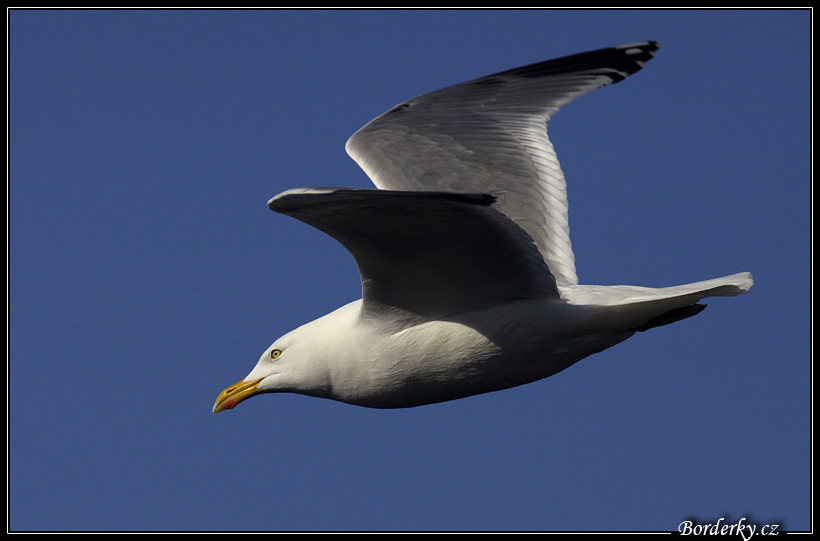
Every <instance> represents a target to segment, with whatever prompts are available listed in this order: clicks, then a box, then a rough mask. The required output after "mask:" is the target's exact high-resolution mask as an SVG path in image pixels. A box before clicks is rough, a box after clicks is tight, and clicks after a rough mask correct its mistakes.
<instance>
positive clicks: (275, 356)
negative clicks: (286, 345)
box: [270, 349, 282, 360]
mask: <svg viewBox="0 0 820 541" xmlns="http://www.w3.org/2000/svg"><path fill="white" fill-rule="evenodd" d="M281 354H282V350H281V349H272V350H270V358H271V360H276V359H278V358H279V356H280V355H281Z"/></svg>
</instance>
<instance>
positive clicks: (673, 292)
mask: <svg viewBox="0 0 820 541" xmlns="http://www.w3.org/2000/svg"><path fill="white" fill-rule="evenodd" d="M657 50H658V44H657V43H656V42H654V41H644V42H640V43H631V44H628V45H621V46H617V47H610V48H605V49H599V50H595V51H591V52H586V53H580V54H575V55H571V56H566V57H562V58H558V59H554V60H547V61H544V62H540V63H536V64H531V65H527V66H523V67H519V68H515V69H511V70H508V71H503V72H500V73H497V74H495V75H489V76H486V77H482V78H479V79H475V80H472V81H468V82H465V83H461V84H457V85H455V86H450V87H447V88H444V89H441V90H437V91H435V92H430V93H428V94H424V95H421V96H418V97H416V98H413V99H411V100H408V101H405V102H404V103H401V104H399V105H397V106H395V107H393V108H392V109H390V110H388V111H387V112H385V113H384V114H382V115H381V116H379V117H377V118H375V119H374V120H372V121H371V122H369V123H368V124H366V125H365V126H364V127H363V128H361V129H360V130H359V131H357V132H356V133H355V134H353V135H352V136H351V137H350V139H349V140H348V141H347V144H346V150H347V152H348V154H349V155H350V156H351V157H352V158H353V159H354V160H355V161H356V162H357V163H358V164H359V166H361V168H362V169H363V170H364V171H365V172H366V173H367V175H368V176H369V177H370V179H371V180H372V181H373V183H374V184H375V185H376V188H377V189H358V188H337V187H333V188H298V189H290V190H287V191H285V192H283V193H280V194H279V195H277V196H275V197H274V198H273V199H271V200H270V201H269V202H268V207H269V208H270V209H271V210H273V211H274V212H277V213H281V214H286V215H288V216H291V217H293V218H296V219H297V220H301V221H302V222H304V223H306V224H308V225H311V226H313V227H315V228H317V229H319V230H320V231H323V232H324V233H326V234H327V235H330V236H331V237H333V238H334V239H336V240H337V241H338V242H339V243H341V244H342V245H343V246H344V247H345V248H346V249H347V250H348V251H349V252H350V253H351V254H352V256H353V258H354V259H355V261H356V264H357V266H358V268H359V273H360V275H361V283H362V298H361V299H360V300H357V301H354V302H351V303H349V304H347V305H345V306H342V307H341V308H339V309H337V310H335V311H333V312H331V313H330V314H327V315H325V316H323V317H320V318H319V319H316V320H314V321H311V322H310V323H307V324H305V325H302V326H301V327H298V328H297V329H295V330H293V331H291V332H289V333H287V334H285V335H284V336H282V337H281V338H279V339H278V340H276V341H275V342H273V344H272V345H271V346H270V347H269V348H268V349H267V350H266V351H265V352H264V353H263V354H262V356H261V357H260V359H259V361H258V363H257V364H256V366H255V367H254V368H253V370H251V372H250V373H249V374H248V376H247V377H246V378H245V379H243V380H242V381H240V382H238V383H236V384H235V385H232V386H230V387H228V388H227V389H225V390H224V391H222V393H220V394H219V396H218V398H217V399H216V403H215V404H214V406H213V410H212V411H213V413H218V412H220V411H223V410H226V409H231V408H233V407H235V406H236V405H237V404H239V403H240V402H242V401H244V400H246V399H248V398H250V397H252V396H255V395H258V394H264V393H279V392H289V393H297V394H302V395H307V396H312V397H318V398H326V399H332V400H337V401H340V402H344V403H347V404H353V405H357V406H364V407H371V408H407V407H415V406H422V405H426V404H433V403H438V402H444V401H448V400H455V399H461V398H465V397H469V396H473V395H477V394H481V393H487V392H492V391H499V390H502V389H508V388H511V387H516V386H519V385H524V384H527V383H531V382H534V381H537V380H540V379H543V378H547V377H549V376H552V375H554V374H556V373H558V372H561V371H562V370H564V369H566V368H568V367H569V366H571V365H573V364H574V363H576V362H578V361H580V360H581V359H583V358H585V357H587V356H589V355H592V354H594V353H598V352H600V351H603V350H605V349H607V348H609V347H612V346H614V345H616V344H618V343H619V342H622V341H624V340H626V339H627V338H629V337H630V336H632V335H633V334H635V333H636V332H642V331H646V330H649V329H652V328H655V327H659V326H661V325H667V324H670V323H674V322H676V321H679V320H682V319H685V318H688V317H691V316H694V315H696V314H698V313H700V312H701V311H702V310H703V309H704V308H705V305H704V304H699V303H698V301H700V300H701V299H703V298H705V297H712V296H734V295H739V294H741V293H746V292H747V291H749V289H750V288H751V287H752V275H751V274H750V273H739V274H734V275H731V276H725V277H723V278H715V279H712V280H706V281H702V282H696V283H691V284H686V285H679V286H674V287H665V288H649V287H638V286H601V285H581V284H579V283H578V277H577V275H576V271H575V258H574V256H573V252H572V245H571V243H570V239H569V225H568V215H567V191H566V182H565V180H564V174H563V172H562V171H561V167H560V166H559V164H558V159H557V158H556V155H555V151H554V150H553V146H552V144H551V143H550V141H549V139H548V137H547V122H548V121H549V119H550V118H552V116H553V115H554V114H555V113H556V112H558V110H559V109H560V108H561V107H562V106H564V105H566V104H567V103H569V102H571V101H572V100H574V99H575V98H577V97H578V96H581V95H583V94H586V93H587V92H590V91H591V90H595V89H597V88H601V87H603V86H606V85H609V84H614V83H618V82H620V81H622V80H623V79H625V78H626V77H628V76H630V75H632V74H634V73H636V72H637V71H639V70H640V69H641V68H643V67H644V64H645V63H646V62H647V61H649V60H650V59H652V58H653V56H654V53H655V51H657Z"/></svg>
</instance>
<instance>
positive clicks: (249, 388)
mask: <svg viewBox="0 0 820 541" xmlns="http://www.w3.org/2000/svg"><path fill="white" fill-rule="evenodd" d="M260 381H262V379H261V378H260V379H255V380H253V381H245V380H242V381H240V382H238V383H234V384H233V385H231V386H230V387H228V388H227V389H225V390H224V391H222V392H221V393H219V396H217V397H216V402H214V409H213V412H214V413H219V412H220V411H222V410H229V409H231V408H233V407H234V406H236V405H237V404H239V403H240V402H242V401H243V400H245V399H246V398H250V397H252V396H253V395H255V394H256V393H258V392H259V389H257V388H256V386H257V385H259V382H260Z"/></svg>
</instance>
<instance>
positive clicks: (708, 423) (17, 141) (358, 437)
mask: <svg viewBox="0 0 820 541" xmlns="http://www.w3.org/2000/svg"><path fill="white" fill-rule="evenodd" d="M810 22H811V21H810V13H809V12H807V11H786V12H783V11H740V12H738V11H628V12H621V11H581V12H572V11H569V12H568V11H514V12H486V11H457V12H445V11H435V12H426V11H413V12H404V11H391V12H370V11H355V12H322V11H312V12H298V11H285V12H282V11H273V12H265V11H240V12H221V11H204V12H196V11H159V12H157V11H113V12H106V11H58V12H54V11H12V12H10V14H9V30H10V38H9V49H10V50H9V115H10V121H9V134H10V143H9V158H10V164H9V188H8V191H9V317H10V321H9V359H10V360H9V370H8V386H9V404H8V418H9V444H8V450H9V464H8V469H9V485H8V490H9V507H8V512H9V528H10V529H12V530H30V529H34V530H50V529H57V530H74V529H80V530H97V529H104V530H130V529H137V530H154V529H161V530H178V529H180V530H246V529H248V530H305V529H307V530H348V529H353V530H373V529H375V530H394V529H395V530H401V529H413V530H451V529H455V530H462V529H471V530H472V529H477V530H531V529H535V530H662V531H670V530H675V529H677V527H678V525H679V524H680V523H681V521H683V520H684V519H687V518H692V517H694V518H695V519H697V520H700V521H702V522H708V521H714V520H716V519H718V518H724V523H725V522H729V521H734V522H736V521H737V520H739V519H740V518H746V520H747V522H748V521H755V522H756V523H758V524H768V523H779V524H781V525H782V528H786V529H790V530H806V529H808V528H810V526H811V525H810V413H809V412H810V399H811V393H810V391H811V386H810V381H811V380H810V376H811V370H810V307H811V289H810V286H811V275H810V255H811V238H810V212H811V179H810V103H811V102H810V83H811V80H810V48H811V42H810V30H811V27H810ZM647 39H653V40H658V41H659V42H660V45H661V49H660V51H658V53H657V55H656V57H655V59H654V60H652V61H651V62H650V63H648V64H647V66H646V69H644V70H643V71H641V72H640V73H638V74H637V75H635V76H634V77H631V78H629V79H628V80H626V81H624V82H622V83H620V84H618V85H615V86H611V87H608V88H605V89H602V90H598V91H595V92H594V93H592V94H589V95H587V96H584V97H583V98H580V99H578V100H576V101H575V102H573V103H572V104H571V105H569V106H567V107H566V108H564V109H563V110H562V111H561V112H560V113H559V114H558V115H557V116H556V117H555V118H554V119H553V121H552V122H551V124H550V135H551V138H552V141H553V143H554V144H555V146H556V149H557V152H558V155H559V158H560V159H561V163H562V165H563V168H564V171H565V173H566V176H567V179H568V188H569V194H570V195H569V200H570V226H571V228H572V238H573V246H574V248H575V253H576V257H577V266H578V275H579V277H580V280H581V282H582V283H589V284H634V285H645V286H666V285H675V284H680V283H687V282H692V281H696V280H702V279H707V278H713V277H717V276H722V275H726V274H731V273H735V272H741V271H751V272H753V273H754V276H755V286H754V288H753V289H752V291H751V292H750V293H749V294H748V295H744V296H741V297H737V298H729V299H723V298H719V299H711V300H709V301H708V304H709V308H708V309H707V310H706V311H705V312H703V313H702V314H700V315H698V316H697V317H695V318H692V319H689V320H686V321H683V322H680V323H677V324H674V325H670V326H665V327H662V328H658V329H653V330H651V331H649V332H647V333H639V334H638V335H636V336H635V337H633V338H631V339H630V340H628V341H627V342H625V343H623V344H621V345H619V346H616V347H615V348H613V349H610V350H607V351H605V352H603V353H601V354H599V355H595V356H593V357H590V358H588V359H585V360H584V361H582V362H580V363H578V364H577V365H575V366H573V367H572V368H570V369H568V370H566V371H565V372H562V373H560V374H558V375H557V376H554V377H552V378H549V379H546V380H542V381H540V382H536V383H534V384H530V385H527V386H524V387H519V388H516V389H512V390H507V391H502V392H498V393H491V394H487V395H483V396H477V397H472V398H468V399H464V400H460V401H455V402H449V403H444V404H438V405H432V406H424V407H420V408H415V409H407V410H397V411H380V410H369V409H364V408H358V407H354V406H349V405H345V404H341V403H336V402H331V401H327V400H320V399H313V398H307V397H302V396H296V395H266V396H261V397H257V398H254V399H252V400H250V401H248V402H245V403H242V404H241V405H240V406H239V407H237V408H236V409H235V410H232V411H229V412H225V413H221V414H219V415H216V416H214V415H212V414H211V406H212V405H213V402H214V399H215V398H216V395H217V394H218V393H219V392H220V391H221V390H222V389H223V388H225V387H226V386H227V385H229V384H232V383H234V382H236V381H238V380H240V379H241V378H243V377H244V376H245V375H246V374H247V373H248V372H249V371H250V369H251V368H252V367H253V366H254V364H255V363H256V361H257V359H258V358H259V355H260V354H261V353H262V352H263V351H264V350H265V348H267V347H268V346H269V345H270V343H271V342H272V341H273V340H274V339H275V338H277V337H278V336H279V335H281V334H283V333H285V332H287V331H289V330H291V329H292V328H294V327H296V326H298V325H301V324H303V323H305V322H307V321H310V320H312V319H314V318H316V317H318V316H321V315H323V314H325V313H327V312H329V311H331V310H333V309H335V308H337V307H338V306H340V305H342V304H344V303H347V302H349V301H351V300H354V299H356V298H358V297H359V296H360V284H359V281H358V272H357V270H356V267H355V264H354V262H353V260H352V258H351V257H350V256H349V255H348V253H347V252H346V251H345V250H344V249H343V248H341V246H339V245H337V244H336V243H335V242H334V241H333V240H332V239H330V238H327V237H325V236H323V235H322V234H321V233H319V232H318V231H315V230H313V229H311V228H310V227H308V226H306V225H304V224H302V223H300V222H298V221H296V220H293V219H290V218H288V217H286V216H281V215H277V214H274V213H272V212H271V211H269V210H268V209H267V207H266V202H267V200H268V199H269V198H270V197H272V196H273V195H276V194H277V193H279V192H281V191H283V190H285V189H288V188H292V187H299V186H333V185H340V186H359V187H369V186H371V185H370V182H369V180H368V179H367V177H366V176H365V175H364V173H363V172H362V171H361V170H360V169H359V168H358V166H357V165H356V164H355V163H354V162H353V161H352V160H350V159H349V158H348V157H347V155H346V154H345V152H344V143H345V141H346V139H347V137H348V136H349V135H350V134H352V133H353V132H354V131H355V130H356V129H358V128H359V127H360V126H361V125H363V124H364V123H366V122H367V121H368V120H370V119H371V118H373V117H375V116H376V115H378V114H380V113H382V112H383V111H385V110H387V109H388V108H390V107H392V106H393V105H396V104H398V103H400V102H402V101H404V100H405V99H407V98H410V97H413V96H416V95H418V94H422V93H425V92H428V91H431V90H435V89H437V88H440V87H443V86H447V85H450V84H454V83H458V82H461V81H464V80H468V79H472V78H475V77H479V76H482V75H487V74H490V73H494V72H497V71H501V70H504V69H508V68H513V67H517V66H520V65H524V64H527V63H531V62H536V61H540V60H545V59H549V58H554V57H558V56H562V55H566V54H571V53H577V52H582V51H586V50H591V49H596V48H600V47H607V46H611V45H618V44H622V43H629V42H633V41H641V40H647Z"/></svg>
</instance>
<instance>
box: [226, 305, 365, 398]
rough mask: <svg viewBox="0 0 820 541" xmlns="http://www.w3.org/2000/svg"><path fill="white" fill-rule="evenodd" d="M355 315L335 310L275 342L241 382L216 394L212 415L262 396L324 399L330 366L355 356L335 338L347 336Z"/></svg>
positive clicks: (327, 391)
mask: <svg viewBox="0 0 820 541" xmlns="http://www.w3.org/2000/svg"><path fill="white" fill-rule="evenodd" d="M343 308H346V307H343ZM355 313H357V312H354V311H351V310H343V309H339V310H337V311H335V312H331V313H330V314H328V315H326V316H324V317H321V318H319V319H317V320H315V321H311V322H310V323H307V324H305V325H302V326H301V327H299V328H297V329H294V330H293V331H291V332H289V333H287V334H285V335H284V336H282V337H281V338H279V339H278V340H276V341H275V342H274V343H273V344H271V346H270V347H269V348H268V349H266V350H265V352H264V353H263V354H262V355H261V356H260V357H259V361H258V362H257V363H256V366H255V367H254V369H253V370H251V372H250V374H248V375H247V377H245V379H243V380H242V381H239V382H237V383H235V384H233V385H231V386H230V387H228V388H227V389H225V390H224V391H222V392H221V393H219V396H218V397H217V399H216V402H215V403H214V407H213V413H219V412H220V411H223V410H227V409H232V408H234V407H235V406H236V405H237V404H239V403H240V402H242V401H244V400H247V399H248V398H251V397H252V396H256V395H258V394H263V393H298V394H304V395H308V396H314V397H320V398H327V397H328V396H329V395H330V389H331V385H330V367H331V365H333V364H339V363H344V362H346V360H348V361H347V362H349V359H350V358H354V357H355V352H350V351H345V347H344V346H345V340H340V339H339V338H340V336H345V335H349V334H350V332H351V330H352V329H351V327H352V326H353V321H352V317H353V316H354V315H355Z"/></svg>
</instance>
